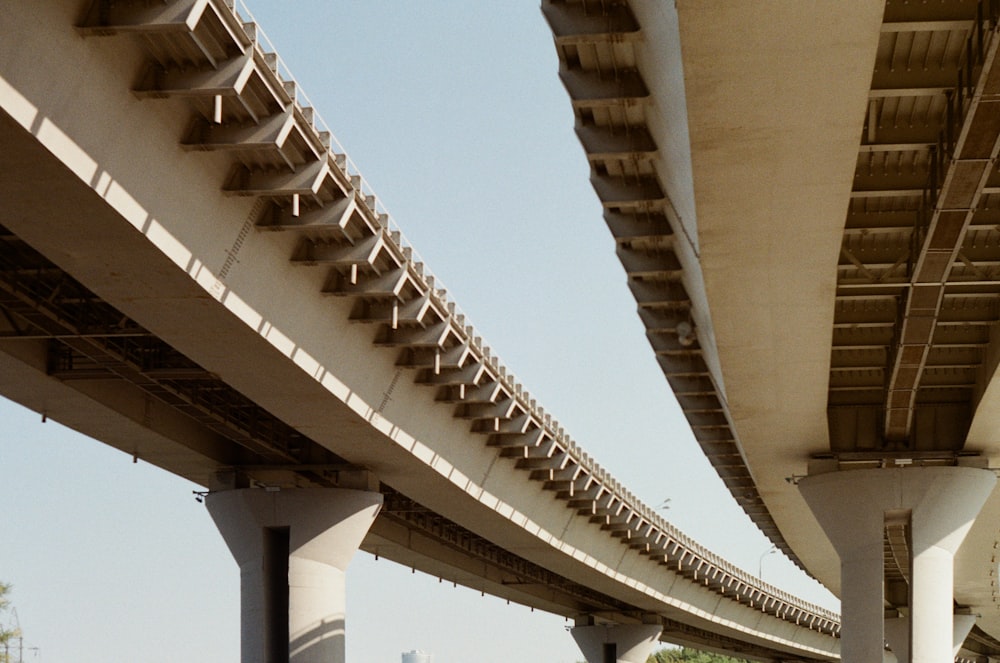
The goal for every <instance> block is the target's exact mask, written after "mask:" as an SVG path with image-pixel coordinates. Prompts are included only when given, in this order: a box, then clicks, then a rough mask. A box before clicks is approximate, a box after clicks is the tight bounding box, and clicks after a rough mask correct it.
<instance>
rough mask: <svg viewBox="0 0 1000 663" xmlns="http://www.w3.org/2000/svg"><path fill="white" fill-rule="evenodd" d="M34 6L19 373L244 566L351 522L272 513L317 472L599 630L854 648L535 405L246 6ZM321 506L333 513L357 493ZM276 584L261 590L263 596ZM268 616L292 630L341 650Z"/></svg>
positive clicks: (465, 568) (18, 230) (469, 566)
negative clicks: (204, 514)
mask: <svg viewBox="0 0 1000 663" xmlns="http://www.w3.org/2000/svg"><path fill="white" fill-rule="evenodd" d="M24 8H25V5H23V4H20V3H14V2H5V3H3V4H0V18H2V19H3V24H4V26H5V28H4V29H5V32H7V31H9V32H8V34H11V35H16V37H15V38H14V39H5V40H4V41H3V43H2V44H0V62H2V63H3V64H2V65H0V106H2V114H0V131H2V135H3V137H4V150H3V153H2V155H0V197H2V199H3V200H4V201H5V204H6V210H5V213H4V217H3V219H2V228H3V230H2V233H0V236H2V239H3V242H2V255H0V275H2V279H0V281H2V282H0V306H2V308H3V311H4V316H3V323H2V324H3V325H4V326H5V327H4V332H5V335H4V338H3V339H2V340H0V349H2V350H3V352H2V354H0V362H2V366H3V370H2V371H0V390H2V392H3V394H4V395H6V396H8V397H10V398H12V399H13V400H15V401H18V402H20V403H22V404H24V405H27V406H28V407H30V408H32V409H35V410H36V411H39V412H43V413H45V415H46V416H48V417H51V418H53V419H56V420H59V421H61V422H63V423H65V424H66V425H68V426H70V427H72V428H75V429H77V430H80V431H81V432H84V433H87V434H89V435H91V436H93V437H96V438H98V439H101V440H102V441H104V442H106V443H108V444H110V445H112V446H115V447H118V448H120V449H122V450H123V451H125V452H126V453H128V454H130V455H133V456H134V457H136V458H141V459H143V460H145V461H148V462H150V463H153V464H155V465H158V466H160V467H163V468H164V469H167V470H168V471H171V472H174V473H176V474H179V475H181V476H184V477H187V478H189V479H192V480H194V481H196V482H198V483H201V484H202V485H205V486H206V487H209V488H210V494H209V499H208V501H209V505H210V507H211V508H213V509H214V511H213V516H215V517H216V519H217V520H218V521H219V522H220V529H222V531H223V534H224V535H225V536H226V539H227V543H229V545H230V547H231V549H233V552H234V555H235V556H236V558H237V560H238V561H240V560H241V559H243V558H244V557H245V556H247V555H250V554H251V552H248V551H250V549H251V548H253V546H257V545H258V543H253V544H252V545H251V544H250V543H247V542H246V541H244V540H242V539H243V538H245V537H243V534H242V532H243V531H244V529H243V528H249V527H260V528H262V531H264V532H272V534H267V535H266V536H265V540H266V541H271V543H268V544H266V546H265V548H266V547H267V546H277V548H275V549H278V550H280V549H281V547H282V546H285V547H286V548H289V550H290V554H289V555H288V562H287V565H286V566H285V567H282V566H281V564H278V566H276V567H273V568H272V567H268V568H270V571H274V572H275V573H274V574H272V575H275V574H277V572H278V571H281V570H282V568H284V570H285V571H287V573H286V574H285V575H286V583H287V576H293V575H294V574H295V573H297V572H299V570H301V569H302V568H305V567H308V568H313V566H311V565H313V564H314V563H316V561H317V560H316V559H314V557H313V556H312V555H313V553H312V552H310V553H308V554H306V553H301V552H299V551H301V550H306V549H309V550H312V549H311V548H309V546H310V545H314V544H315V546H316V548H315V549H317V550H318V549H319V548H323V547H325V546H327V545H328V544H326V543H323V542H322V537H319V536H317V537H315V539H310V543H308V544H303V545H302V546H299V544H298V543H297V542H298V540H299V539H298V538H297V537H298V536H299V535H298V534H296V532H297V531H300V530H301V529H303V528H305V529H309V528H312V527H314V526H316V523H315V522H314V520H309V519H308V518H307V521H308V522H306V523H305V524H304V525H303V522H302V519H303V518H306V516H304V515H302V513H304V507H302V508H299V509H298V511H297V512H296V513H298V514H299V515H296V516H294V517H293V516H287V518H285V517H284V516H282V517H278V516H276V515H274V514H277V513H280V512H282V510H283V509H285V508H286V507H284V506H282V505H283V504H292V503H297V502H295V499H296V498H295V497H294V496H295V495H303V494H317V495H327V496H333V498H334V501H335V502H337V504H347V503H349V502H350V500H348V499H347V498H346V497H345V498H344V499H343V500H339V498H338V496H341V495H346V494H347V493H350V494H352V495H355V494H364V495H368V496H371V497H370V500H369V501H370V504H369V503H366V504H368V505H367V506H364V507H363V508H362V507H361V506H358V507H357V513H359V514H360V513H367V514H368V515H369V516H370V517H371V518H372V519H373V522H372V523H371V525H370V529H369V528H368V527H367V526H365V527H362V528H361V530H360V533H359V534H358V537H359V540H358V544H357V545H359V546H360V547H362V548H365V549H367V550H369V551H372V552H375V553H377V554H379V555H380V556H384V557H387V558H389V559H393V560H396V561H399V562H401V563H404V564H407V565H410V566H413V567H415V568H419V569H421V570H424V571H427V572H429V573H433V574H436V575H439V576H441V577H444V578H448V579H450V580H455V581H456V582H460V583H462V584H465V585H468V586H470V587H475V588H477V589H482V590H483V591H488V592H490V593H493V594H496V595H498V596H504V597H508V598H511V599H513V600H517V601H520V602H523V603H526V604H528V605H532V606H536V607H539V608H541V609H544V610H548V611H551V612H556V613H558V614H564V615H568V616H573V617H577V618H579V623H580V626H581V629H582V631H581V632H582V633H586V628H587V626H588V625H592V626H594V627H595V628H601V629H602V631H601V632H603V633H607V632H609V631H607V629H604V628H603V627H604V625H617V626H620V627H621V628H622V629H623V630H622V631H621V632H622V633H625V632H629V633H631V632H637V633H640V634H642V637H643V638H647V639H648V637H649V635H648V634H650V633H652V634H654V635H653V636H652V637H654V638H656V637H661V636H660V634H661V633H662V637H663V638H665V639H668V640H670V641H673V642H681V643H686V644H693V645H696V646H701V647H708V648H712V649H717V650H722V651H730V652H734V653H739V654H742V655H745V656H753V657H759V658H769V659H781V660H832V659H833V658H835V657H836V655H837V642H836V638H835V636H836V635H837V633H838V630H839V625H838V623H837V618H836V616H835V615H832V614H830V613H827V612H825V611H822V610H820V609H818V608H816V607H814V606H810V605H806V604H803V603H802V602H801V601H798V600H796V599H795V598H794V597H792V596H788V595H786V594H783V593H781V592H779V591H778V590H775V589H774V588H772V587H768V586H761V584H760V583H759V582H757V581H755V580H754V579H753V578H752V577H751V576H750V575H749V574H747V573H745V572H742V571H740V570H739V569H736V568H735V567H733V566H732V565H730V564H727V563H726V562H725V561H724V560H722V559H720V558H718V557H716V556H715V555H713V554H711V553H710V552H709V551H707V550H704V549H703V548H702V547H700V546H698V545H697V544H696V543H695V542H693V541H691V540H689V539H687V538H686V537H684V536H683V535H682V534H681V533H680V532H678V531H676V529H675V528H673V527H672V526H671V525H669V523H666V522H665V521H663V519H662V518H660V517H659V516H658V515H657V514H656V513H655V512H653V511H652V510H651V509H650V508H648V507H647V506H645V505H643V504H642V503H641V502H639V501H638V500H637V499H636V498H635V497H634V496H633V495H631V494H630V493H629V491H628V490H627V489H626V488H625V487H623V486H621V485H620V484H619V483H618V482H617V481H615V480H614V478H613V477H610V476H609V475H608V474H607V472H605V471H603V470H602V469H601V468H600V467H599V466H598V465H597V464H596V463H594V462H593V461H592V460H591V459H590V458H589V457H588V456H587V454H586V453H584V452H583V451H582V450H581V449H579V448H578V447H577V446H576V445H575V443H574V442H573V441H572V440H571V439H569V438H568V436H567V435H566V434H565V433H564V431H563V430H562V429H561V428H560V426H559V424H558V422H556V421H555V420H554V419H553V418H552V417H551V416H550V415H549V414H548V413H546V412H545V411H544V410H542V409H541V408H540V407H539V406H538V405H537V404H536V403H535V402H534V401H533V400H532V398H531V396H530V394H528V393H527V392H526V391H525V390H524V389H523V387H522V386H521V385H520V384H518V383H517V382H516V380H515V379H514V378H513V376H511V375H510V374H509V372H508V371H507V370H506V368H505V367H504V366H502V365H501V364H500V363H499V361H498V360H497V359H496V358H495V356H494V355H493V354H492V352H491V350H490V349H489V348H488V347H486V346H484V344H483V343H482V341H481V340H480V339H479V338H478V337H477V335H476V331H475V330H474V329H472V328H471V327H470V326H469V325H468V324H467V321H466V320H465V319H464V317H463V316H462V314H461V312H460V311H459V310H458V309H457V307H456V306H455V305H454V303H452V302H450V301H449V300H448V298H447V296H446V293H445V292H444V291H443V289H442V288H441V286H440V284H438V283H436V282H435V280H434V278H433V276H432V275H431V274H430V273H429V272H428V271H427V270H426V268H425V267H424V265H423V264H422V263H421V262H420V260H419V258H418V257H417V256H416V255H415V254H414V252H413V249H412V248H411V247H409V246H408V245H407V244H406V242H405V241H404V240H403V238H402V235H401V233H400V232H399V230H398V228H397V227H396V226H395V224H394V223H393V222H392V221H391V219H389V217H388V216H387V215H386V214H385V213H384V211H383V210H382V209H381V207H380V205H379V204H378V201H377V200H376V199H375V197H374V195H373V194H372V193H371V191H370V189H369V188H368V186H367V184H366V183H365V182H364V181H363V179H362V178H361V177H360V175H359V174H358V172H357V170H356V169H355V168H354V166H353V164H351V163H350V161H349V160H348V158H347V157H346V155H344V154H343V151H342V150H340V149H339V148H338V146H337V145H336V141H335V139H333V137H332V135H331V134H330V132H329V130H328V128H326V127H325V126H323V125H322V123H321V121H320V120H319V119H318V116H317V115H316V114H315V111H314V110H313V109H312V108H311V106H310V105H309V104H308V102H307V100H306V99H305V97H304V96H303V95H302V93H301V91H300V90H299V89H298V88H297V86H296V84H295V82H294V79H292V78H291V77H290V75H289V74H288V73H287V71H285V70H284V69H283V67H282V65H281V62H280V60H279V59H278V58H277V56H276V54H274V53H273V52H271V51H270V50H269V49H268V48H267V47H266V40H265V39H263V36H262V33H261V32H260V31H259V29H258V28H257V26H256V25H255V24H253V23H252V22H251V21H250V19H249V15H248V14H247V13H246V12H243V14H240V13H239V12H238V11H237V10H234V9H233V8H232V7H230V6H229V5H228V4H226V3H225V2H222V1H218V2H216V1H212V2H208V1H193V0H190V1H189V0H180V1H177V2H168V3H162V4H156V3H153V4H151V3H147V2H144V1H137V2H104V1H98V2H77V3H65V2H63V3H59V2H45V3H36V4H32V5H31V11H30V12H29V11H24ZM40 71H43V72H45V74H44V76H41V75H39V72H40ZM308 491H320V492H318V493H309V492H308ZM323 491H326V492H323ZM235 496H240V497H239V498H237V497H235ZM261 496H263V497H261ZM244 498H245V499H244ZM260 499H265V500H266V501H267V503H268V504H270V505H271V506H270V507H264V508H263V510H268V509H270V511H269V514H270V515H269V516H268V517H267V518H262V517H261V516H260V513H261V512H262V511H261V509H258V507H257V506H255V501H256V500H260ZM323 499H326V498H323ZM213 502H214V504H215V506H214V507H213V506H212V505H213ZM297 508H298V507H297ZM338 508H339V507H338ZM345 508H346V507H345ZM321 511H323V513H320V514H318V515H315V516H310V517H309V518H314V519H319V520H322V519H323V518H327V517H329V515H328V514H329V513H330V512H332V511H336V509H335V508H333V507H331V509H329V510H321ZM376 511H377V512H378V515H377V517H376V516H375V512H376ZM273 518H278V519H277V520H274V519H273ZM282 518H285V519H282ZM352 518H353V516H352ZM241 519H242V520H241ZM347 520H348V519H346V518H345V519H344V521H345V522H346V521H347ZM339 522H340V521H339V520H338V521H337V523H333V524H331V525H330V527H332V528H333V529H336V528H337V527H340V525H339V524H338V523H339ZM234 523H238V524H239V526H238V527H237V526H234ZM325 526H326V525H324V527H325ZM234 527H235V529H234ZM352 527H353V525H352ZM288 530H291V534H288V533H287V531H288ZM283 531H284V532H286V534H281V532H283ZM234 532H235V533H234ZM274 532H276V534H274ZM268 537H272V538H268ZM275 537H276V538H275ZM282 537H284V538H282ZM272 539H273V540H272ZM338 545H342V544H338ZM335 547H336V546H335ZM303 555H304V556H303ZM303 565H304V566H303ZM263 573H264V575H265V576H268V573H269V571H267V570H265V571H264V572H263ZM317 573H319V572H317ZM323 574H327V575H324V576H323V577H324V578H327V579H325V580H323V581H322V583H332V584H330V585H329V586H330V587H332V586H333V585H335V584H336V583H337V582H339V581H338V580H337V577H336V573H332V572H330V573H328V572H327V571H323V572H322V573H321V574H320V575H323ZM277 575H280V574H277ZM512 579H516V580H517V582H511V580H512ZM255 582H256V581H255ZM322 586H323V587H327V585H326V584H323V585H322ZM254 587H256V586H251V585H246V584H245V585H244V601H245V603H250V604H251V607H253V606H257V607H259V604H260V602H261V601H262V599H261V598H260V597H259V596H256V595H255V594H254V592H255V591H257V590H255V589H254ZM290 597H291V600H292V602H293V603H294V604H295V605H297V606H298V607H299V608H301V610H302V611H303V612H304V613H307V615H308V614H312V613H317V614H327V613H323V612H322V611H323V610H328V608H325V607H323V606H321V605H318V604H316V603H315V599H314V598H311V595H310V596H307V597H305V598H303V597H302V596H300V594H299V593H296V592H292V593H291V594H290ZM254 601H257V603H254ZM274 610H275V608H274V607H273V606H270V607H267V609H264V610H263V612H264V613H266V615H270V616H266V618H265V622H264V623H263V630H264V631H265V632H267V633H269V634H271V635H270V636H268V637H271V636H273V637H274V638H277V639H278V640H281V638H282V637H287V638H289V641H290V642H292V643H294V642H300V641H301V640H296V637H300V638H301V637H302V636H303V633H304V634H306V635H308V636H309V637H315V638H316V640H317V642H322V643H323V644H322V645H309V647H307V649H309V648H312V649H315V650H316V652H320V651H324V652H325V651H327V649H326V647H328V646H330V647H333V648H334V649H336V647H337V645H336V643H335V642H332V643H326V642H325V641H326V640H336V638H327V636H326V635H325V634H324V633H323V632H320V631H316V630H308V629H315V627H314V626H311V625H310V624H308V623H305V624H304V625H301V626H302V628H304V629H307V630H305V631H303V632H302V633H298V632H296V631H295V629H296V628H298V626H300V625H299V624H298V622H294V621H288V622H287V623H285V625H284V627H282V626H281V624H280V622H282V618H280V616H279V617H275V616H274V615H273V614H271V613H272V612H273V611H274ZM249 612H250V613H253V610H250V611H249ZM329 614H333V613H329ZM251 616H252V615H251ZM341 618H342V616H341ZM290 619H291V618H290ZM307 621H308V620H307ZM258 626H260V625H258ZM282 628H284V629H285V632H284V634H282V630H281V629H282ZM289 629H291V631H292V632H289ZM627 629H631V631H628V630H627ZM612 630H613V629H612ZM629 637H631V636H629ZM583 639H584V640H586V637H584V638H583ZM265 640H267V638H265ZM625 642H626V640H625V639H622V641H621V644H622V646H623V647H624V646H625ZM248 644H249V645H250V646H261V647H267V646H272V645H273V642H272V643H271V644H270V645H269V644H268V643H267V642H264V641H262V642H256V641H253V642H249V643H248V641H247V640H246V639H245V640H244V645H245V646H247V645H248ZM340 647H341V648H342V642H341V644H340ZM317 655H318V654H317Z"/></svg>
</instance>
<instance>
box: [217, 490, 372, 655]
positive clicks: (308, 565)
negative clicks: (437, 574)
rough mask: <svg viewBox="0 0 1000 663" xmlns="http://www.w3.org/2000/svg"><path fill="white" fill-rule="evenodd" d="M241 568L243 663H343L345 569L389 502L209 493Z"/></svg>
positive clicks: (319, 494)
mask: <svg viewBox="0 0 1000 663" xmlns="http://www.w3.org/2000/svg"><path fill="white" fill-rule="evenodd" d="M205 502H206V506H207V507H208V512H209V514H211V516H212V519H213V520H214V521H215V524H216V526H217V527H218V528H219V532H220V533H221V534H222V537H223V538H224V539H225V541H226V545H228V546H229V550H230V552H232V554H233V557H234V558H235V559H236V563H237V564H238V565H239V567H240V598H241V605H240V638H241V646H240V650H241V655H240V660H241V662H242V663H343V662H344V659H345V655H344V643H345V641H344V617H345V607H344V606H345V597H344V572H345V570H346V569H347V564H348V562H350V560H351V558H352V557H353V556H354V553H355V552H356V551H357V549H358V547H359V546H360V545H361V541H362V539H364V537H365V534H366V533H367V532H368V528H369V527H371V524H372V523H373V522H374V520H375V516H376V515H377V514H378V510H379V508H380V507H381V504H382V495H381V494H380V493H377V492H370V491H367V490H348V489H341V488H297V489H290V490H280V491H274V492H272V491H269V490H263V489H259V488H254V489H250V488H246V489H235V490H223V491H219V492H212V493H209V494H208V496H207V497H206V499H205Z"/></svg>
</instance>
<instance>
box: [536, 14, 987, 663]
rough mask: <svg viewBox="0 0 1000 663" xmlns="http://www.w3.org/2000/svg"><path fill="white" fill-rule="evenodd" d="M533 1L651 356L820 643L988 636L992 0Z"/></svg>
mask: <svg viewBox="0 0 1000 663" xmlns="http://www.w3.org/2000/svg"><path fill="white" fill-rule="evenodd" d="M543 11H544V13H545V16H546V17H547V19H548V21H549V24H550V26H551V28H552V31H553V34H554V38H555V43H556V50H557V52H558V53H559V58H560V67H561V68H560V75H561V77H562V79H563V82H564V84H565V86H566V89H567V91H568V93H569V96H570V97H571V99H572V105H573V111H574V116H575V122H576V129H577V133H578V134H579V138H580V141H581V143H582V145H583V147H584V150H585V152H586V154H587V158H588V159H589V161H590V163H591V170H592V182H593V185H594V189H595V191H596V193H597V195H598V197H599V198H600V200H601V201H602V203H603V206H604V216H605V220H606V221H607V224H608V226H609V228H610V230H611V232H612V234H613V235H614V237H615V238H616V241H617V246H618V249H617V250H618V255H619V257H620V258H621V262H622V264H623V266H624V268H625V271H626V272H627V274H628V282H629V285H630V287H631V288H632V291H633V293H634V295H635V298H636V301H637V303H638V305H639V314H640V316H641V317H642V319H643V321H644V322H645V324H646V327H647V330H648V337H649V341H650V343H651V345H652V347H653V350H654V351H655V353H656V356H657V360H658V361H659V363H660V365H661V367H662V368H663V372H664V374H665V376H666V378H667V380H668V381H669V383H670V385H671V387H672V388H673V390H674V393H675V394H676V396H677V399H678V401H679V403H680V405H681V407H682V409H683V410H684V411H685V413H686V415H687V418H688V421H689V422H690V424H691V427H692V430H693V431H694V434H695V437H696V438H697V439H698V440H699V442H700V444H701V446H702V448H703V450H704V452H705V454H706V455H707V456H708V458H709V459H710V460H711V462H712V464H713V465H714V466H715V467H716V469H717V470H718V473H719V475H720V476H721V477H722V479H723V481H724V482H725V483H726V485H727V486H728V487H729V489H730V491H731V492H732V494H733V496H734V498H735V499H736V500H737V501H738V502H739V503H740V504H741V505H742V507H743V509H744V510H745V511H746V513H747V514H748V515H749V516H750V517H751V518H752V519H753V520H754V521H755V522H756V523H757V524H758V525H759V526H760V528H761V529H762V530H763V531H764V532H765V533H766V534H767V535H768V536H769V537H770V538H771V539H772V541H774V543H775V544H776V545H777V546H778V547H780V548H781V549H782V550H784V551H785V552H786V554H788V555H790V556H791V557H792V558H793V559H795V560H797V561H798V563H800V564H801V565H802V567H803V568H805V569H806V570H808V571H809V572H810V573H812V574H813V575H814V576H815V577H817V578H818V579H819V580H821V581H822V582H823V583H824V584H825V585H826V586H827V587H829V588H831V589H832V590H833V591H834V592H835V593H837V594H839V595H840V596H841V598H842V601H843V628H844V638H843V641H844V649H843V654H844V659H845V660H851V661H876V660H878V661H880V660H882V656H883V643H884V641H885V640H888V642H889V645H890V646H891V649H892V651H893V653H894V654H895V655H896V656H897V658H898V659H900V660H914V661H917V660H919V661H946V660H951V659H952V657H953V655H954V653H955V651H956V650H953V648H952V647H953V644H954V642H953V638H957V642H959V643H961V642H962V640H963V639H964V643H965V644H964V648H963V650H962V653H961V655H962V656H963V657H964V658H966V659H970V660H987V659H988V660H994V659H993V658H991V657H995V656H996V655H997V653H998V641H997V640H996V638H998V637H1000V607H998V606H1000V603H998V601H1000V599H998V587H997V573H998V570H997V562H998V559H997V554H996V550H997V548H998V545H1000V544H998V540H1000V536H998V530H997V523H998V520H997V515H998V509H1000V495H998V494H997V493H996V491H994V490H993V488H992V487H993V485H994V483H995V478H994V477H993V469H994V468H996V467H997V463H998V452H1000V446H998V442H1000V436H998V434H997V429H998V425H1000V419H998V409H997V390H998V388H1000V387H998V381H997V379H996V378H995V375H996V369H997V364H998V344H997V324H996V323H997V320H998V318H1000V308H998V306H1000V284H998V281H997V264H998V263H997V260H998V258H1000V235H998V226H997V212H996V209H997V203H998V199H997V195H998V193H1000V188H997V187H998V184H1000V180H998V175H997V165H996V164H997V161H996V159H997V152H998V147H1000V142H998V139H1000V105H998V102H1000V87H998V85H1000V83H998V82H1000V69H998V68H997V65H996V52H997V47H998V44H1000V40H998V39H997V36H998V23H997V18H998V11H1000V7H998V6H997V3H995V2H989V1H976V0H954V1H952V0H943V1H941V2H907V1H905V0H886V1H882V0H877V1H872V2H852V3H841V4H839V5H829V4H824V5H822V6H820V5H812V4H809V3H800V2H794V1H789V2H780V1H779V2H766V3H730V2H685V1H683V0H680V1H678V2H676V3H659V2H643V1H641V0H629V1H622V2H616V1H612V0H609V1H607V2H586V1H581V2H574V1H571V0H567V1H559V0H549V1H547V2H545V3H543ZM859 496H861V497H860V498H859ZM980 507H982V512H981V513H979V516H978V517H976V513H977V512H979V509H980ZM963 538H964V539H965V543H964V545H962V546H961V548H959V547H958V546H959V544H960V543H961V541H962V540H963ZM956 551H957V552H956ZM952 567H953V568H952ZM883 618H884V623H883ZM972 622H975V624H976V625H975V627H972V630H971V633H970V635H969V636H968V638H967V639H966V638H965V633H966V632H967V631H968V629H969V628H970V627H971V626H972Z"/></svg>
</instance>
